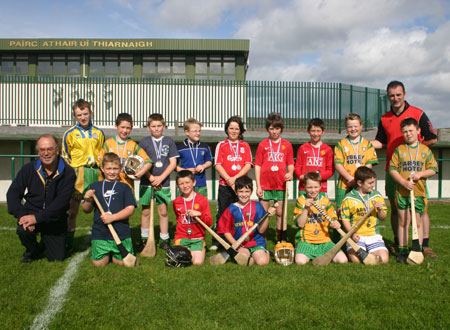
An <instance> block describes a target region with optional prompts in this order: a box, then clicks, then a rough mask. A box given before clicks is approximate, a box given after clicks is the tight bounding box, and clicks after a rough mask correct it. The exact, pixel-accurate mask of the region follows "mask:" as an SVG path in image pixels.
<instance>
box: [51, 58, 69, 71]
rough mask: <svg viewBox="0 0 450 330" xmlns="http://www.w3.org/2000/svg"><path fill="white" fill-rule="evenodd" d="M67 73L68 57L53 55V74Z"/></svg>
mask: <svg viewBox="0 0 450 330" xmlns="http://www.w3.org/2000/svg"><path fill="white" fill-rule="evenodd" d="M65 73H66V57H65V56H64V55H53V74H65Z"/></svg>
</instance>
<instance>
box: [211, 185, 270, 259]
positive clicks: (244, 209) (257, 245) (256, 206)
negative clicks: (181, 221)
mask: <svg viewBox="0 0 450 330" xmlns="http://www.w3.org/2000/svg"><path fill="white" fill-rule="evenodd" d="M235 191H236V195H237V197H238V201H237V202H236V203H232V204H230V206H228V208H227V209H226V210H225V212H224V213H223V214H222V216H221V217H220V222H219V226H218V228H217V232H218V233H219V234H224V236H225V238H226V239H227V240H228V242H230V244H233V243H234V242H235V241H236V240H238V239H239V237H241V236H242V235H243V234H244V233H245V232H247V231H248V230H249V229H250V228H251V227H252V226H253V224H254V223H255V222H256V221H258V219H260V218H261V217H262V216H263V215H264V214H265V213H266V211H265V210H264V208H263V206H262V205H261V204H260V203H258V202H255V201H251V200H250V197H251V195H252V192H253V181H252V179H250V178H249V177H248V176H242V177H240V178H237V179H236V182H235ZM268 212H269V213H270V214H271V215H274V214H275V212H276V209H275V208H274V207H270V208H269V210H268ZM268 225H269V218H267V219H266V220H264V221H263V222H262V223H260V224H259V226H258V227H257V228H256V229H255V230H254V231H253V233H251V234H250V235H249V236H248V237H247V239H246V240H245V241H244V242H243V243H242V245H241V246H240V247H239V248H238V252H240V253H242V254H245V255H247V256H252V257H253V259H254V260H255V263H256V264H257V265H267V264H268V263H269V261H270V254H269V251H268V250H267V249H266V239H265V233H266V230H267V227H268Z"/></svg>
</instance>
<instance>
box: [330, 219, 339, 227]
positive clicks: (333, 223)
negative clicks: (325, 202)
mask: <svg viewBox="0 0 450 330" xmlns="http://www.w3.org/2000/svg"><path fill="white" fill-rule="evenodd" d="M330 227H331V228H333V229H338V228H341V224H340V223H339V221H337V220H334V221H333V222H332V223H330Z"/></svg>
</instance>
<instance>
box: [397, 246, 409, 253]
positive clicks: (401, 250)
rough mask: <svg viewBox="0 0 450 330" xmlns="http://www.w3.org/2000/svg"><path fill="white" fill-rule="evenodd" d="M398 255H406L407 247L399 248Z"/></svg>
mask: <svg viewBox="0 0 450 330" xmlns="http://www.w3.org/2000/svg"><path fill="white" fill-rule="evenodd" d="M398 253H408V247H407V246H406V245H402V246H399V247H398Z"/></svg>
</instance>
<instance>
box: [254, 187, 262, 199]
mask: <svg viewBox="0 0 450 330" xmlns="http://www.w3.org/2000/svg"><path fill="white" fill-rule="evenodd" d="M263 195H264V193H263V191H262V189H261V188H259V187H258V188H256V196H258V198H263Z"/></svg>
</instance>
